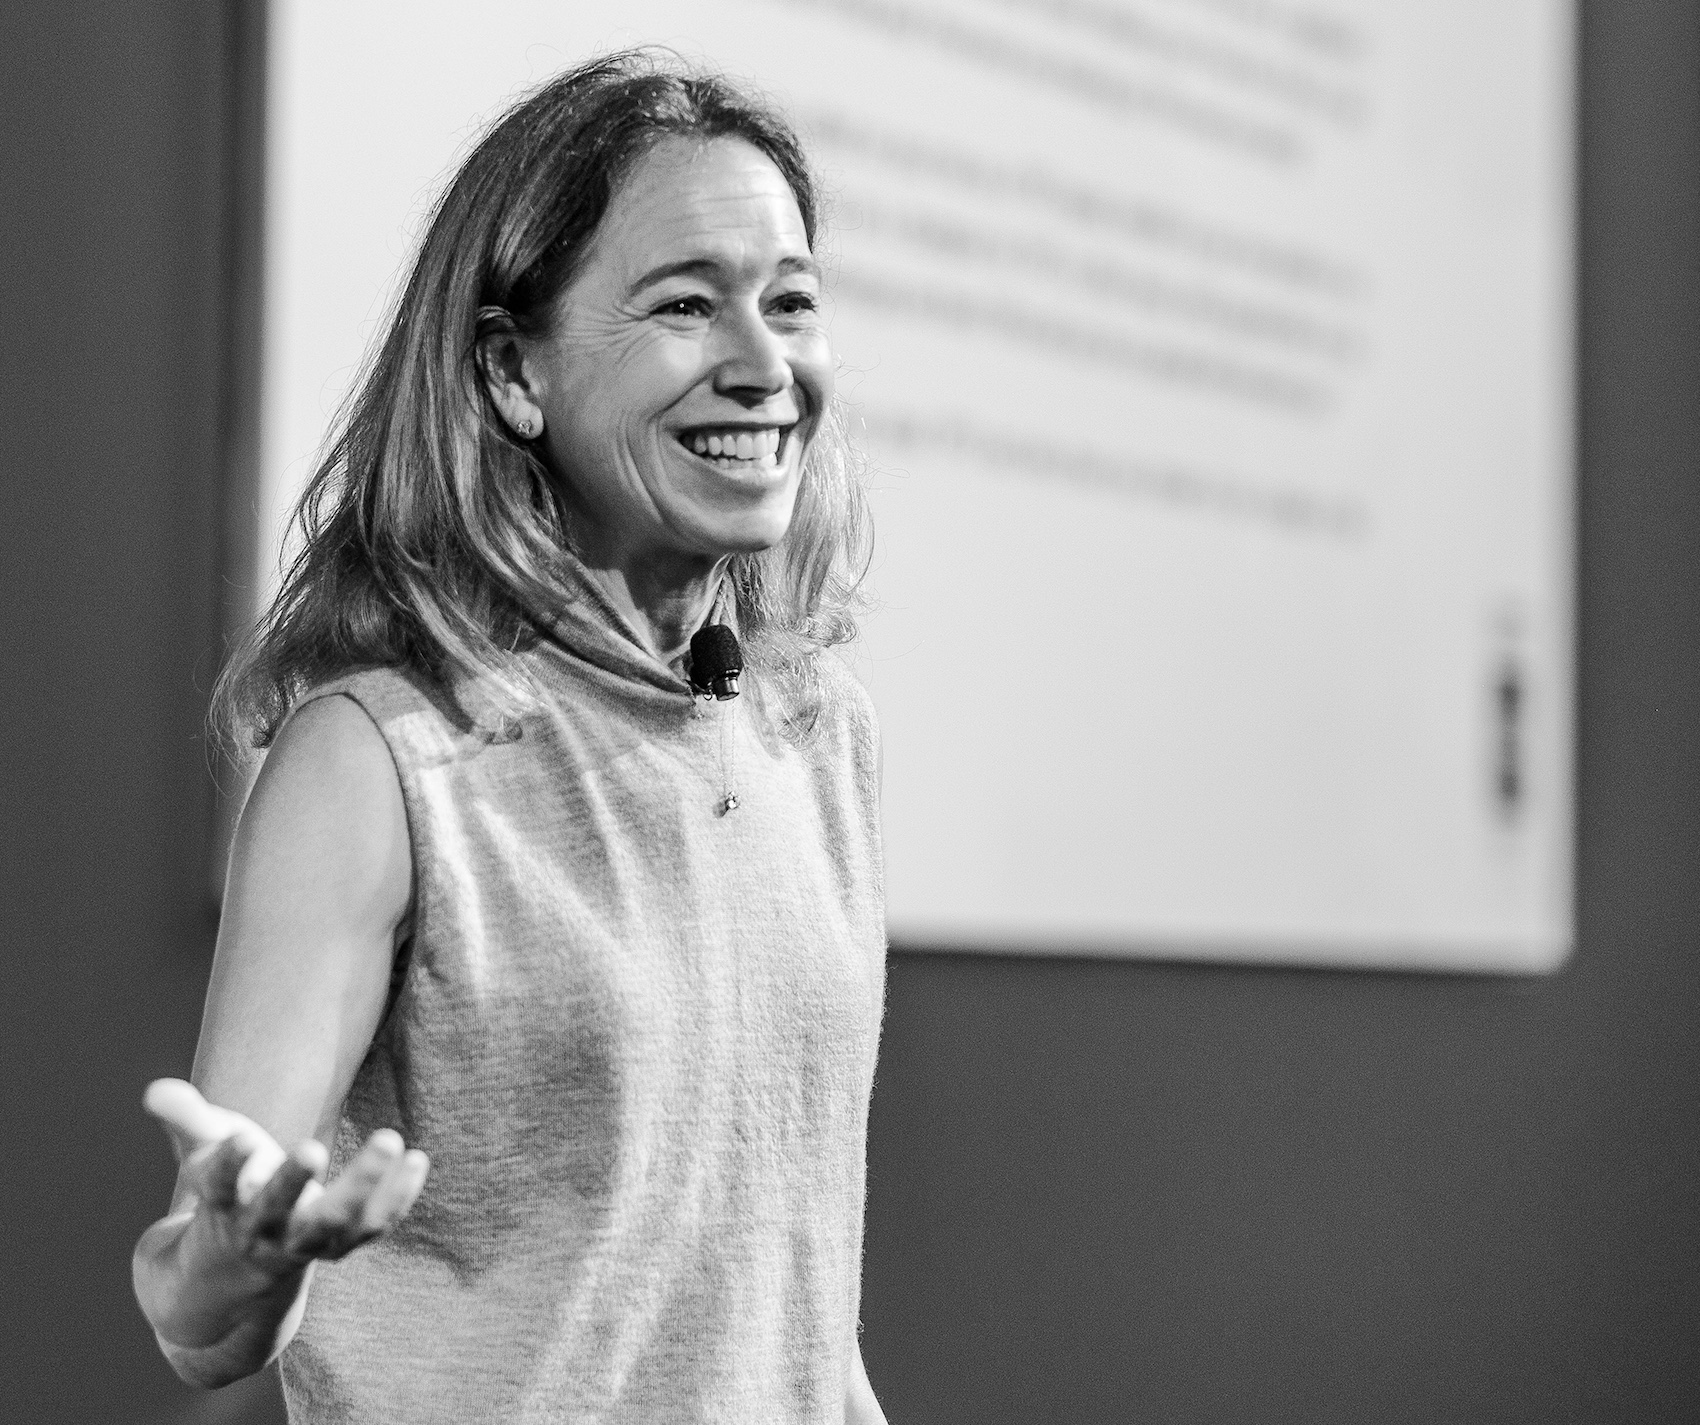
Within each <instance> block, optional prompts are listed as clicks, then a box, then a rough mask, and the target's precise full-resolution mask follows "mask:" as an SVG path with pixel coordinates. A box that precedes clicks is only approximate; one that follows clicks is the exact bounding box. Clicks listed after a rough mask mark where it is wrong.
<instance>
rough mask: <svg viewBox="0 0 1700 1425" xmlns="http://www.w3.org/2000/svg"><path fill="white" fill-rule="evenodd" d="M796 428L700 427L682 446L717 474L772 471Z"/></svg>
mask: <svg viewBox="0 0 1700 1425" xmlns="http://www.w3.org/2000/svg"><path fill="white" fill-rule="evenodd" d="M795 429H796V427H795V426H699V427H697V428H696V429H695V430H688V431H685V432H683V433H682V434H681V435H680V436H679V444H680V445H682V446H684V447H685V449H686V450H688V451H690V452H691V454H693V455H695V456H698V457H699V458H701V459H703V460H706V461H707V462H708V463H709V464H710V465H712V466H714V467H715V468H716V469H717V470H772V469H774V468H775V467H777V466H778V464H779V452H780V451H781V450H782V449H784V447H785V443H786V441H787V439H788V438H789V437H790V434H791V432H792V431H793V430H795Z"/></svg>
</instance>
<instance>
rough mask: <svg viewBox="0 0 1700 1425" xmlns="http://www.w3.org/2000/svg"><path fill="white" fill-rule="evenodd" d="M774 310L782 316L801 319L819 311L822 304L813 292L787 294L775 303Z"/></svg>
mask: <svg viewBox="0 0 1700 1425" xmlns="http://www.w3.org/2000/svg"><path fill="white" fill-rule="evenodd" d="M773 309H774V311H776V312H778V313H779V314H780V315H781V316H785V317H800V316H804V315H806V314H808V313H810V312H816V311H819V310H820V303H819V302H818V301H817V300H816V299H815V295H814V293H812V292H787V293H786V294H785V295H784V296H783V297H780V298H777V299H776V300H775V301H774V304H773Z"/></svg>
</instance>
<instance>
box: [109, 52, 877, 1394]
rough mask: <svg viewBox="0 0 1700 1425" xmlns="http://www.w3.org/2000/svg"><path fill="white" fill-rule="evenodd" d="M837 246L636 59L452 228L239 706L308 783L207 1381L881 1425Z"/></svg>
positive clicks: (185, 1249) (235, 695) (745, 153)
mask: <svg viewBox="0 0 1700 1425" xmlns="http://www.w3.org/2000/svg"><path fill="white" fill-rule="evenodd" d="M817 215H818V203H817V197H816V190H815V188H814V186H813V183H812V181H811V178H810V176H809V172H808V169H807V166H806V164H805V161H804V158H803V155H802V152H801V150H800V148H799V146H798V143H797V141H796V139H795V137H794V136H793V135H792V133H791V132H790V131H789V129H788V128H786V126H785V125H784V124H783V123H782V122H781V121H780V120H778V119H777V118H776V117H774V116H773V115H772V114H771V113H769V112H768V111H766V110H765V109H764V108H762V107H761V106H759V105H757V104H755V103H753V102H751V101H750V100H749V99H748V98H747V97H745V96H744V95H742V94H740V93H739V92H738V91H737V90H735V89H734V88H732V87H731V86H729V85H728V84H727V83H726V82H725V81H723V80H721V79H718V78H714V77H706V76H701V75H692V74H690V73H687V72H684V71H682V70H680V69H678V68H677V67H674V66H670V65H668V64H667V63H665V62H660V61H656V60H654V59H651V58H648V57H645V56H642V55H637V54H624V55H617V56H614V57H612V58H609V59H605V60H601V61H598V62H596V63H593V64H590V65H587V66H585V67H583V68H581V69H579V70H576V71H574V72H572V73H569V74H566V75H564V76H562V77H561V78H559V79H557V80H555V81H554V82H552V83H550V84H549V85H547V86H545V87H544V88H543V89H541V90H539V91H538V92H537V93H535V94H534V95H533V96H532V97H530V98H528V99H527V100H526V101H525V102H523V103H522V104H520V105H519V106H518V107H516V108H515V109H514V110H513V111H512V112H511V113H509V114H508V115H507V116H506V117H504V118H503V119H502V120H501V121H500V122H499V123H498V124H497V125H496V126H495V128H494V129H493V130H491V132H490V133H489V135H488V136H487V137H486V138H485V139H484V141H483V142H482V143H481V144H480V145H479V147H478V149H477V150H476V152H474V153H473V154H472V156H471V157H470V158H469V159H468V160H467V162H466V164H465V165H464V167H463V168H462V169H461V171H460V172H459V174H458V175H457V177H456V178H455V180H454V182H453V184H452V186H451V187H450V189H449V191H448V193H447V194H446V195H445V197H444V198H443V200H442V203H441V205H440V207H439V208H438V210H437V212H436V213H435V215H434V217H433V219H432V222H431V224H430V226H429V230H428V232H427V234H426V237H425V239H424V242H423V245H422V248H421V251H420V254H419V257H418V259H417V262H416V265H415V267H414V270H413V273H412V276H411V279H410V281H409V283H408V285H407V288H406V290H405V292H404V294H403V296H402V298H401V299H400V302H399V304H398V306H397V309H396V311H395V314H394V317H393V320H392V322H391V324H390V327H389V330H388V334H387V336H386V338H385V340H384V342H383V344H382V346H381V348H380V349H379V351H378V353H377V355H376V356H375V358H374V359H373V362H372V364H371V366H370V369H369V370H368V372H367V373H366V375H365V378H364V381H363V384H362V387H361V389H360V391H359V394H358V396H357V397H356V399H355V400H354V401H353V403H352V404H351V406H350V408H349V409H348V411H347V413H346V415H345V417H344V418H343V421H342V424H341V426H340V428H339V431H338V434H337V438H336V439H335V440H334V442H333V443H332V445H331V447H330V450H329V454H328V456H327V458H326V459H325V461H324V462H323V464H322V465H321V467H320V469H319V470H318V471H317V473H316V475H315V477H314V480H313V482H312V485H311V487H310V489H309V491H308V494H307V496H306V498H305V500H304V502H303V508H302V515H301V518H302V523H303V530H304V534H305V542H304V546H303V552H302V554H301V556H300V558H299V559H298V561H297V562H296V564H295V566H294V567H293V569H292V571H291V574H290V577H289V578H288V580H287V581H286V584H285V587H284V589H283V592H282V593H281V594H280V596H279V598H278V601H277V603H276V605H275V607H274V608H273V609H272V610H271V612H270V614H269V616H268V618H267V619H266V621H265V622H264V624H263V626H262V628H261V630H260V632H259V633H258V635H257V636H256V638H255V639H254V640H252V641H251V643H250V645H249V646H248V648H247V650H246V651H245V653H244V654H243V656H242V657H241V658H240V659H238V660H237V662H236V663H235V665H234V666H233V668H232V669H231V671H230V672H229V673H227V675H226V680H225V683H224V685H223V689H222V693H221V697H222V705H223V706H224V708H225V709H226V710H227V715H228V716H229V718H231V719H232V720H233V721H238V722H242V723H246V724H252V725H253V726H254V727H255V728H256V731H257V737H258V740H259V741H260V742H261V743H262V744H269V746H270V752H269V755H268V756H267V758H266V762H265V765H264V768H263V769H262V771H261V773H260V776H259V779H258V781H257V782H256V784H255V787H254V791H253V793H252V795H251V797H250V798H249V802H248V805H247V808H246V809H245V811H244V813H243V817H242V822H241V826H240V828H239V830H238V833H237V838H236V843H235V846H234V849H233V852H232V857H231V865H230V872H229V880H228V886H227V891H226V901H225V910H224V919H223V923H222V925H221V927H220V933H219V945H218V952H217V957H216V960H215V963H214V968H213V975H212V981H211V985H210V988H209V991H208V997H207V1007H206V1014H205V1019H204V1022H203V1026H202V1035H201V1043H200V1047H199V1050H198V1052H197V1054H196V1061H195V1070H194V1081H195V1087H191V1086H190V1085H188V1084H186V1083H182V1082H180V1081H174V1080H164V1081H161V1082H159V1083H156V1084H154V1085H152V1086H150V1089H149V1091H148V1097H147V1105H148V1107H149V1109H150V1111H152V1112H153V1113H154V1114H155V1115H157V1116H158V1117H159V1118H160V1119H161V1120H162V1121H163V1122H164V1123H165V1124H166V1126H167V1127H168V1128H169V1130H170V1131H171V1132H172V1134H173V1136H174V1138H175V1139H176V1141H177V1143H178V1147H179V1151H180V1154H181V1155H182V1169H181V1172H180V1175H179V1184H178V1191H177V1197H176V1201H175V1203H174V1205H173V1210H172V1214H171V1215H170V1216H168V1217H166V1218H164V1219H163V1220H161V1221H160V1222H158V1223H156V1224H154V1226H153V1227H152V1228H150V1229H149V1230H148V1232H147V1233H146V1234H145V1235H144V1236H143V1238H142V1240H141V1242H140V1244H139V1245H138V1247H137V1250H136V1260H135V1279H136V1290H137V1295H138V1298H139V1300H140V1302H141V1304H142V1307H143V1310H144V1311H145V1312H146V1314H147V1316H148V1319H149V1321H150V1322H151V1323H152V1324H153V1326H154V1328H155V1331H156V1333H157V1335H158V1337H159V1341H160V1345H161V1348H162V1349H163V1350H164V1352H165V1353H166V1355H167V1357H168V1358H169V1359H170V1360H171V1362H172V1364H173V1365H174V1366H175V1367H176V1369H177V1370H178V1372H179V1373H180V1374H181V1375H183V1376H184V1377H185V1378H187V1379H189V1380H192V1381H197V1382H200V1383H204V1384H209V1385H216V1384H219V1383H222V1382H224V1381H228V1380H233V1379H236V1378H238V1377H240V1376H243V1375H245V1374H248V1373H250V1372H252V1371H255V1370H258V1369H259V1368H260V1367H262V1366H263V1365H264V1364H265V1363H266V1362H267V1361H268V1360H270V1359H272V1358H273V1357H275V1356H277V1355H278V1353H279V1352H282V1362H281V1364H282V1372H283V1379H284V1386H285V1392H286V1395H287V1396H288V1399H289V1403H290V1412H291V1419H293V1420H301V1421H313V1422H320V1421H327V1422H328V1421H359V1422H362V1425H370V1422H381V1421H396V1422H403V1421H405V1422H409V1423H410V1425H417V1422H422V1421H455V1422H464V1421H474V1420H476V1421H526V1422H533V1421H537V1422H542V1421H577V1420H596V1421H603V1422H615V1421H628V1420H629V1421H638V1420H642V1421H646V1422H648V1421H709V1420H714V1421H741V1422H743V1421H748V1422H756V1421H760V1422H779V1421H787V1422H791V1421H827V1420H831V1421H834V1422H837V1421H840V1420H849V1421H856V1422H866V1421H879V1420H882V1419H883V1416H882V1415H881V1414H880V1411H879V1407H878V1405H877V1404H876V1403H875V1401H874V1397H873V1394H872V1392H871V1390H870V1389H869V1387H868V1384H867V1377H866V1373H865V1371H864V1370H863V1368H862V1363H861V1355H860V1350H859V1348H858V1345H857V1340H856V1332H857V1303H858V1298H859V1266H860V1245H861V1218H862V1200H863V1182H864V1178H863V1154H864V1146H865V1138H866V1123H867V1102H868V1095H869V1092H870V1089H871V1084H872V1074H873V1064H874V1055H875V1050H876V1042H877V1036H878V1026H879V1017H880V1010H881V1004H882V994H883V969H884V959H883V957H884V930H883V911H882V904H881V891H880V860H879V841H878V811H877V797H878V769H877V760H878V752H877V743H876V733H875V729H874V723H873V718H872V714H871V712H870V710H869V707H868V704H867V701H866V699H865V697H864V696H863V695H862V694H861V692H860V690H859V689H858V688H857V686H856V685H855V683H854V681H853V680H852V679H850V678H849V677H848V676H847V675H846V674H845V673H844V672H843V671H842V669H841V668H840V667H839V666H838V664H837V663H836V661H835V660H834V659H833V658H832V657H830V656H828V655H826V654H825V653H824V650H825V649H826V647H827V646H828V645H830V644H833V643H836V642H840V641H843V640H844V639H845V638H847V637H848V636H850V634H851V632H852V631H853V629H852V625H851V623H850V621H849V617H848V608H849V605H850V603H851V601H852V599H853V598H854V595H855V588H856V583H857V581H858V579H859V577H860V572H861V569H862V567H863V565H864V564H865V554H864V543H865V538H864V535H865V524H864V519H863V514H862V504H861V496H860V494H859V491H858V487H857V484H856V482H855V479H854V478H853V471H852V470H851V468H850V464H849V458H848V454H847V451H846V447H845V443H844V439H843V435H842V424H841V422H840V421H839V420H838V418H837V417H836V416H835V414H834V411H833V407H832V379H833V360H832V355H831V352H830V349H829V347H828V344H827V338H826V334H825V329H824V325H823V321H822V315H821V278H820V270H819V267H818V265H817V261H816V258H815V253H814V250H815V243H816V222H817ZM710 624H725V625H731V626H735V627H736V630H737V636H738V638H739V639H740V640H741V644H742V651H743V657H744V661H746V662H747V664H748V679H747V683H746V693H745V695H744V696H740V697H734V698H727V699H725V700H719V699H713V698H700V697H698V696H696V695H695V694H694V693H693V687H692V684H693V681H694V682H696V683H698V684H703V683H707V682H708V681H709V680H710V677H711V676H712V675H715V674H718V675H720V676H719V678H718V688H717V690H718V691H719V692H720V693H722V694H725V693H728V692H730V691H731V688H732V687H733V686H735V678H733V676H732V674H733V670H732V669H730V668H728V667H719V668H717V669H714V670H706V669H701V668H693V666H692V653H691V649H692V646H693V645H692V639H693V636H694V635H696V634H697V633H698V631H699V630H701V629H702V628H703V627H704V626H705V625H710ZM697 647H698V649H699V655H698V656H699V657H706V656H707V655H706V654H703V653H702V652H701V649H702V645H701V644H698V645H697ZM722 651H724V650H722ZM203 1095H204V1096H203ZM321 1143H324V1144H328V1145H329V1148H328V1151H327V1148H326V1147H324V1146H321ZM404 1143H405V1144H410V1145H411V1146H404ZM284 1145H294V1146H291V1147H290V1148H289V1149H288V1151H287V1152H285V1151H284ZM327 1182H328V1185H325V1184H326V1183H327Z"/></svg>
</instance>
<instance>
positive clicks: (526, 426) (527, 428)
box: [519, 416, 531, 440]
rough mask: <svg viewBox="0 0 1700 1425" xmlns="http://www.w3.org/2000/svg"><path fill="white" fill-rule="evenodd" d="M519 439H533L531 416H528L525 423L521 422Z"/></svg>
mask: <svg viewBox="0 0 1700 1425" xmlns="http://www.w3.org/2000/svg"><path fill="white" fill-rule="evenodd" d="M519 438H520V439H521V440H530V439H531V417H530V416H527V417H526V418H525V419H524V420H523V421H521V422H520V423H519Z"/></svg>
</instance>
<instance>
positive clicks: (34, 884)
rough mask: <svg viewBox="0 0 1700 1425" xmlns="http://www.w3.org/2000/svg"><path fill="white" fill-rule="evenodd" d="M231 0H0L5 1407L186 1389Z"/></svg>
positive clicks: (79, 1411) (98, 1404)
mask: <svg viewBox="0 0 1700 1425" xmlns="http://www.w3.org/2000/svg"><path fill="white" fill-rule="evenodd" d="M224 15H225V8H224V7H222V6H219V5H217V4H214V3H210V0H209V3H205V4H198V5H192V4H183V5H90V4H80V5H79V4H75V3H72V4H66V3H63V2H62V0H56V3H53V4H46V3H15V2H14V3H8V4H6V5H4V6H0V135H3V137H0V234H3V235H0V284H3V285H4V290H5V299H4V308H3V310H4V313H5V333H4V337H3V338H0V404H3V407H4V419H3V421H0V460H3V463H4V479H3V496H0V560H3V563H0V582H3V585H4V593H3V597H0V699H3V721H0V727H3V728H4V746H5V751H4V754H3V759H4V761H3V765H4V774H3V775H4V779H5V781H4V788H3V790H0V806H3V808H4V811H3V822H4V828H5V832H4V834H5V840H6V850H5V857H4V889H3V892H0V894H3V896H4V901H3V905H0V933H3V934H4V936H5V961H4V974H3V975H0V984H3V986H4V988H3V990H0V993H3V994H4V1018H3V1026H0V1035H3V1045H4V1050H3V1052H4V1056H5V1075H4V1079H5V1084H4V1095H3V1097H4V1110H3V1117H0V1138H3V1140H4V1142H5V1143H6V1145H7V1147H6V1162H5V1165H4V1168H3V1169H0V1212H3V1213H4V1228H3V1235H4V1240H5V1242H6V1244H7V1251H6V1262H5V1283H6V1284H5V1288H4V1290H3V1291H0V1354H3V1356H4V1361H3V1364H0V1418H4V1419H7V1420H16V1421H31V1422H36V1421H43V1422H57V1421H66V1422H70V1421H124V1422H130V1421H145V1420H148V1419H150V1418H153V1417H154V1416H155V1415H156V1414H158V1413H159V1412H161V1411H164V1410H166V1409H167V1408H168V1407H170V1406H171V1405H172V1404H173V1403H174V1402H177V1401H180V1400H181V1399H183V1398H184V1396H185V1395H186V1392H185V1391H184V1390H183V1388H181V1387H179V1386H178V1385H177V1384H176V1379H175V1377H174V1376H172V1375H171V1373H170V1371H169V1370H168V1369H167V1368H166V1367H165V1365H164V1363H163V1361H161V1360H160V1359H159V1356H158V1353H157V1351H156V1350H155V1348H154V1344H153V1337H152V1334H151V1332H149V1331H148V1329H147V1327H146V1325H145V1324H144V1322H143V1321H142V1319H141V1317H140V1314H139V1313H138V1312H137V1310H136V1308H135V1305H134V1303H133V1301H132V1300H131V1297H130V1288H129V1259H130V1248H131V1245H132V1244H133V1243H134V1241H135V1238H136V1236H137V1234H138V1232H139V1231H140V1230H141V1228H142V1227H143V1226H144V1225H145V1224H146V1223H147V1222H148V1221H149V1220H150V1219H151V1218H153V1217H156V1216H158V1215H159V1213H160V1212H161V1211H162V1210H163V1208H164V1206H165V1204H166V1202H167V1200H168V1198H169V1195H170V1184H171V1176H172V1172H171V1161H170V1155H169V1153H168V1152H167V1150H166V1147H165V1143H164V1139H163V1137H162V1136H161V1135H160V1134H159V1132H158V1131H157V1130H156V1129H155V1128H153V1127H152V1126H151V1125H150V1124H149V1123H148V1122H147V1121H146V1120H145V1119H144V1118H143V1116H142V1114H141V1112H140V1107H139V1096H140V1094H141V1090H142V1086H143V1084H144V1083H146V1081H147V1080H148V1079H149V1078H151V1077H153V1076H154V1075H156V1074H159V1073H162V1072H167V1071H174V1072H181V1071H182V1070H183V1069H184V1068H186V1067H187V1065H188V1062H189V1056H190V1054H191V1053H192V1051H193V1047H194V1034H195V1029H196V1025H197V1023H198V1021H199V1017H200V1006H199V998H200V991H201V986H202V985H204V982H205V974H206V966H207V963H208V955H209V950H210V944H211V922H210V919H209V917H208V915H207V911H206V907H205V904H204V897H203V895H202V881H201V878H200V875H199V868H200V861H201V857H202V844H201V843H202V836H203V834H204V827H205V825H206V816H205V812H206V807H207V801H208V782H207V774H206V765H205V761H204V758H203V751H202V747H201V742H200V736H199V733H200V722H201V716H202V712H203V708H204V690H205V688H206V687H207V685H208V682H209V680H210V677H211V674H212V671H213V660H214V654H215V650H216V646H217V645H216V637H215V628H216V594H217V580H216V576H215V559H216V552H217V544H218V537H217V529H218V523H217V522H218V513H219V505H218V498H217V493H218V481H217V475H216V471H217V452H218V448H219V442H220V439H221V429H222V420H223V416H222V408H221V401H220V368H221V346H222V336H221V334H222V329H223V324H222V316H221V313H222V306H223V303H222V284H221V280H220V277H221V270H222V263H223V256H222V253H223V248H222V241H223V237H222V235H223V204H222V183H221V174H222V171H223V168H224V164H223V158H222V155H223V149H224V145H225V135H226V130H227V125H226V115H225V112H224V108H225V100H226V97H227V96H226V87H225V84H224V75H225V34H224V23H225V21H224Z"/></svg>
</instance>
